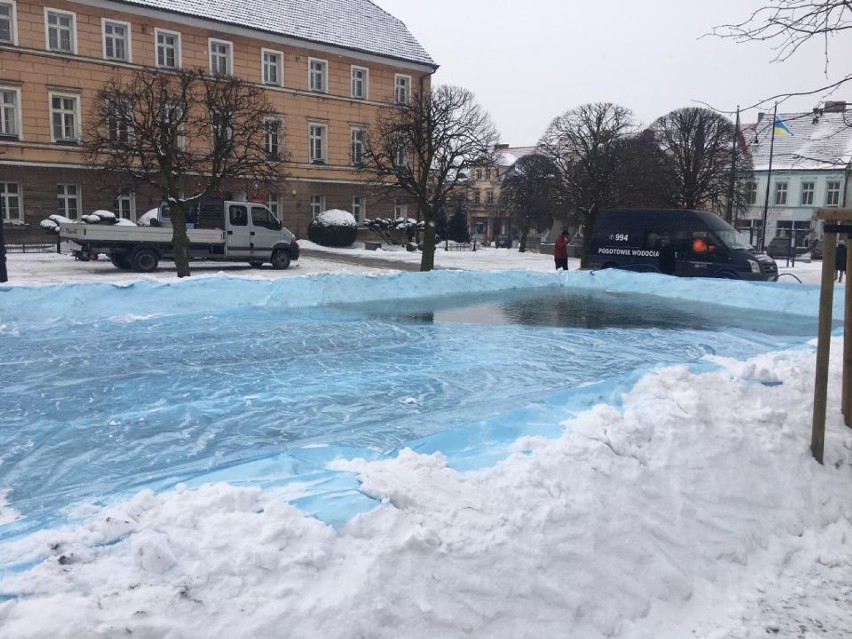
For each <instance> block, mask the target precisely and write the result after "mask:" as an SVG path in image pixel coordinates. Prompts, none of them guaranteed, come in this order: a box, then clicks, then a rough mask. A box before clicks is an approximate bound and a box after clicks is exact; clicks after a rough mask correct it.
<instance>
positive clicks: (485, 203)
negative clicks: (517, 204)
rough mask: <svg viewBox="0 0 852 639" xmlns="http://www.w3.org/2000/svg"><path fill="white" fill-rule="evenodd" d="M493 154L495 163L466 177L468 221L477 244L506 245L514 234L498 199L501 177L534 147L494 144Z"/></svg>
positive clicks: (535, 235)
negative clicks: (498, 243)
mask: <svg viewBox="0 0 852 639" xmlns="http://www.w3.org/2000/svg"><path fill="white" fill-rule="evenodd" d="M494 151H495V153H494V155H495V160H496V161H495V162H494V164H483V165H482V166H476V167H474V168H472V169H471V170H470V175H468V179H467V182H466V185H465V190H466V193H465V195H466V199H467V219H468V226H469V228H470V232H471V234H472V235H473V236H474V237H475V238H476V239H477V241H478V242H495V243H496V242H504V243H505V242H511V241H513V240H516V239H517V237H516V235H517V232H516V229H515V228H514V226H513V224H512V220H511V214H510V211H509V210H508V208H507V207H506V203H505V201H504V199H503V198H502V196H501V192H500V191H501V185H502V183H503V178H504V177H505V175H506V172H507V171H508V170H509V169H511V168H512V166H513V165H514V164H515V162H517V161H518V160H519V159H520V158H522V157H523V156H525V155H530V154H532V153H535V152H536V147H534V146H518V147H510V146H509V145H508V144H497V145H496V146H495V148H494ZM532 235H533V236H534V237H533V238H532V239H533V241H535V239H536V238H537V237H538V234H537V233H536V232H535V230H533V231H532Z"/></svg>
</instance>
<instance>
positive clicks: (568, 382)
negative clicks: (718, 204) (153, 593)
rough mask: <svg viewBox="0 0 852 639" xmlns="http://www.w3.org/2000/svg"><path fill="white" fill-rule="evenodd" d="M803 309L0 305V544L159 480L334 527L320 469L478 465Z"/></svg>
mask: <svg viewBox="0 0 852 639" xmlns="http://www.w3.org/2000/svg"><path fill="white" fill-rule="evenodd" d="M661 283H662V284H665V285H666V286H667V287H668V289H667V291H668V293H672V291H673V290H674V291H676V292H677V293H678V294H677V295H673V294H672V295H670V296H669V297H668V298H667V297H665V296H661V295H659V294H657V293H659V292H660V291H661ZM652 294H653V295H652ZM720 299H722V300H725V302H726V306H724V307H723V306H720V305H718V304H714V303H713V302H714V300H720ZM817 300H818V290H817V287H812V286H802V285H795V286H784V285H780V284H774V285H758V284H748V283H744V282H720V281H706V280H705V281H701V280H676V279H674V278H666V277H664V276H658V275H638V274H635V273H621V272H612V273H598V274H594V275H592V274H589V273H571V274H567V275H565V274H556V273H554V274H542V273H528V272H519V273H466V272H436V273H429V274H419V273H407V274H399V275H391V276H381V277H370V276H362V277H359V276H334V277H313V278H294V279H289V280H288V279H280V280H275V281H265V280H241V279H237V278H199V279H197V280H188V281H181V282H175V283H170V284H162V283H155V282H145V281H142V282H139V283H136V284H134V285H132V286H112V285H101V284H86V285H80V284H75V285H71V284H69V285H63V286H50V287H38V288H26V287H16V288H11V287H10V288H0V353H2V358H0V490H2V489H6V490H9V494H8V496H7V500H8V505H9V506H10V507H11V508H14V509H15V510H16V511H17V512H18V513H20V514H21V515H22V517H21V519H19V520H18V521H15V522H12V523H10V524H7V525H5V526H0V540H3V539H9V538H11V537H13V536H17V535H20V534H23V533H26V532H30V531H32V530H35V529H38V528H42V527H45V526H54V525H58V524H60V523H61V522H62V521H64V520H65V518H66V517H67V515H68V512H69V509H70V506H72V505H73V504H77V503H80V502H85V501H103V500H108V499H111V498H118V497H120V496H125V495H127V494H128V493H132V492H134V491H136V490H138V489H140V488H142V487H152V488H154V489H158V490H164V489H168V488H170V487H172V486H174V484H175V483H176V482H179V481H183V482H187V483H189V484H190V485H197V484H200V483H203V482H207V481H218V480H222V481H230V482H234V483H250V484H260V485H265V486H274V485H282V484H287V483H291V482H299V483H304V485H305V490H304V496H302V497H301V498H300V499H298V500H296V501H295V502H294V503H295V504H296V505H297V506H299V507H302V508H304V509H305V510H307V511H309V512H312V513H315V514H316V515H317V516H319V517H321V518H323V519H324V520H326V521H329V522H331V523H334V524H338V523H341V522H344V521H346V520H347V519H348V518H349V517H351V515H352V514H354V513H355V512H358V511H360V510H363V509H365V508H369V507H371V506H372V503H371V501H370V500H369V499H368V498H367V497H365V496H364V495H362V494H361V493H360V492H359V491H358V484H357V482H356V481H355V479H354V478H353V477H352V476H350V475H348V474H346V473H336V472H332V471H328V470H327V469H326V468H325V466H326V463H327V462H328V461H329V460H332V459H334V458H336V457H344V458H353V457H357V456H363V457H368V458H376V457H380V456H382V455H393V454H394V452H395V451H396V450H398V449H399V448H401V447H405V446H408V447H411V448H414V449H415V450H418V451H422V452H432V451H435V450H440V451H441V452H442V453H444V454H445V455H447V456H448V458H449V460H450V463H451V465H454V466H455V467H457V468H459V469H462V470H467V469H472V468H478V467H482V466H484V465H489V464H493V463H495V462H496V461H498V460H499V459H501V458H502V457H504V456H505V454H506V451H507V450H508V445H509V444H510V443H511V442H512V441H514V440H515V439H516V438H517V437H518V436H519V435H522V434H528V433H542V434H546V435H553V436H555V435H558V433H559V424H560V422H561V421H563V420H564V419H566V418H567V417H569V416H570V414H571V411H573V410H581V409H582V408H584V407H586V406H590V405H592V404H594V403H596V402H600V401H604V402H608V403H617V402H618V401H619V396H620V394H621V393H622V392H623V391H625V390H628V389H629V388H630V386H631V385H632V383H633V382H634V381H635V379H636V378H637V377H638V376H639V375H641V374H643V373H644V372H647V371H648V370H649V369H651V368H653V367H655V366H658V365H666V364H676V363H686V364H690V365H703V364H701V362H700V360H701V358H702V357H703V356H704V355H705V354H708V353H716V354H721V355H727V356H735V357H740V358H744V357H748V356H751V355H754V354H756V353H759V352H763V351H767V350H775V349H779V348H789V347H802V345H804V344H805V343H806V342H807V341H808V340H810V339H812V338H813V337H814V336H815V335H816V308H817ZM838 303H842V300H839V302H838ZM792 310H796V312H797V313H798V314H796V315H793V314H790V313H789V312H790V311H792Z"/></svg>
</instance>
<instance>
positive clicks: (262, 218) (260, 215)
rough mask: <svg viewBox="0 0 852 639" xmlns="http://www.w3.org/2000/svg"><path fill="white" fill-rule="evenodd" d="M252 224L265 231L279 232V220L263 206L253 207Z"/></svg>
mask: <svg viewBox="0 0 852 639" xmlns="http://www.w3.org/2000/svg"><path fill="white" fill-rule="evenodd" d="M251 223H252V224H253V225H254V226H260V227H262V228H265V229H271V230H273V231H277V230H278V220H277V219H275V216H273V215H272V213H270V212H269V211H268V210H266V209H265V208H263V207H262V206H253V207H251Z"/></svg>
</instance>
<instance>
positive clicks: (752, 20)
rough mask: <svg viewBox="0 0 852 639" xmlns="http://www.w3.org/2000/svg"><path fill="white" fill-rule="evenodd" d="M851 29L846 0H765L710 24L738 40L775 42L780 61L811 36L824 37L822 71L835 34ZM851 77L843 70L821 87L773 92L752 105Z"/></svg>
mask: <svg viewBox="0 0 852 639" xmlns="http://www.w3.org/2000/svg"><path fill="white" fill-rule="evenodd" d="M850 29H852V3H850V2H849V0H767V5H766V6H765V7H761V8H760V9H757V10H756V11H753V12H752V13H751V15H750V16H749V17H748V18H746V19H745V20H743V21H741V22H735V23H732V24H724V25H720V26H717V27H714V28H713V31H712V34H713V35H715V36H718V37H721V38H732V39H734V40H736V41H737V42H752V41H764V42H770V43H772V44H773V45H774V49H775V51H776V55H775V60H776V61H778V62H783V61H785V60H787V59H789V58H790V57H791V56H793V55H794V54H795V53H796V52H797V51H798V50H799V49H800V48H801V47H802V46H803V45H804V44H805V43H807V42H809V41H810V40H812V39H814V38H820V39H822V41H823V53H824V57H825V67H824V71H825V72H826V73H827V71H828V67H829V63H830V61H831V48H830V47H831V44H832V42H833V38H834V37H835V36H842V35H843V32H844V31H847V30H850ZM850 80H852V73H845V74H844V75H843V76H842V77H841V78H840V79H839V80H837V81H835V82H830V83H826V84H824V85H823V86H821V87H817V88H814V89H810V90H804V91H800V92H795V93H784V94H779V95H774V96H771V97H768V98H765V99H764V100H761V101H760V102H758V103H757V104H755V105H752V106H758V105H760V104H763V103H766V102H771V101H774V100H777V99H782V98H787V97H791V96H797V95H812V94H815V93H823V92H830V91H832V90H834V89H837V87H839V86H841V85H843V84H845V83H847V82H849V81H850Z"/></svg>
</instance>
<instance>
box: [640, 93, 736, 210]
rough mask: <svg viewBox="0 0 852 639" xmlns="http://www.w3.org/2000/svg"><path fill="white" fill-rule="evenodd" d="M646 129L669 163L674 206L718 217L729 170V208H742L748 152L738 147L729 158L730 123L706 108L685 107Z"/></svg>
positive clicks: (732, 131)
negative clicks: (731, 189) (731, 192)
mask: <svg viewBox="0 0 852 639" xmlns="http://www.w3.org/2000/svg"><path fill="white" fill-rule="evenodd" d="M651 130H652V131H653V132H654V136H655V139H656V141H657V143H658V144H659V145H660V148H661V149H662V150H663V151H664V152H665V154H666V155H667V157H668V158H669V160H670V161H669V162H668V170H669V172H670V177H671V180H672V182H673V186H674V191H673V194H674V199H675V204H676V206H678V207H680V208H685V209H704V210H714V211H716V212H717V213H722V212H723V209H724V199H725V198H726V197H727V195H728V191H729V184H730V180H731V177H732V172H733V176H734V178H735V181H734V206H735V208H737V209H742V208H744V207H746V206H747V202H746V200H747V195H748V193H747V191H748V185H749V183H750V182H751V178H752V161H751V154H750V153H748V151H747V149H746V148H745V146H744V145H741V146H742V148H741V149H738V150H739V151H740V152H739V153H737V154H736V158H735V157H734V153H733V148H734V144H735V143H736V144H738V145H739V144H740V140H739V132H738V131H737V130H736V129H735V127H734V124H733V123H732V122H731V121H730V120H728V119H727V118H725V117H724V116H722V115H720V114H718V113H715V112H714V111H711V110H710V109H704V108H699V107H688V108H685V109H677V110H675V111H672V112H671V113H667V114H666V115H664V116H662V117H661V118H658V119H657V120H656V121H655V122H654V123H653V124H652V125H651ZM734 163H736V166H733V165H734Z"/></svg>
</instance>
